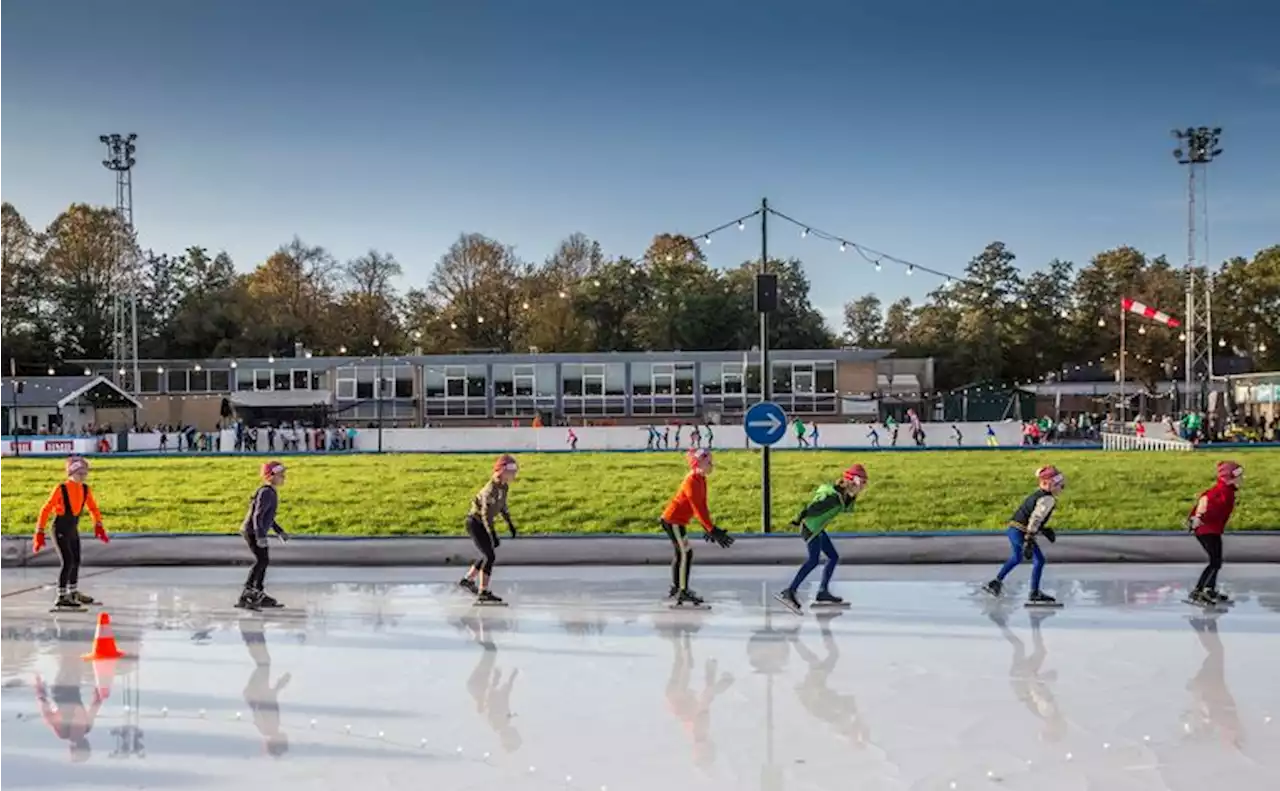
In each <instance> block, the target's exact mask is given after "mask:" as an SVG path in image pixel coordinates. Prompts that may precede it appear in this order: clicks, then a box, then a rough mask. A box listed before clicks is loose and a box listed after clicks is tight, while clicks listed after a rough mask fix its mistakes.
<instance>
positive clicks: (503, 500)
mask: <svg viewBox="0 0 1280 791" xmlns="http://www.w3.org/2000/svg"><path fill="white" fill-rule="evenodd" d="M519 471H520V466H519V465H518V464H516V459H515V457H514V456H512V455H511V454H509V453H504V454H502V455H501V456H499V457H498V458H497V460H496V461H494V463H493V474H492V475H491V476H490V477H489V482H488V483H486V484H485V485H484V486H483V487H481V488H480V491H479V492H477V493H476V496H475V497H474V498H472V500H471V511H470V512H469V513H468V514H467V521H466V525H467V533H468V534H469V535H470V536H471V540H472V541H473V542H474V543H475V545H476V549H477V550H478V551H479V552H480V557H479V558H478V559H476V560H474V561H472V563H471V568H469V569H467V575H466V576H465V577H463V578H462V579H461V580H459V581H458V585H460V586H461V587H463V588H465V589H466V590H468V591H470V592H471V593H474V594H476V602H477V603H479V604H502V599H500V598H498V597H497V596H495V595H493V592H492V591H491V590H489V578H490V576H491V575H492V574H493V563H494V560H495V559H496V554H495V552H494V550H496V549H497V548H498V546H499V545H500V544H501V543H502V542H501V541H500V540H498V531H497V529H496V528H495V527H494V524H495V523H496V522H497V520H498V517H499V516H501V517H502V519H503V521H505V522H506V523H507V531H508V532H510V533H511V537H512V538H515V537H516V526H515V523H514V522H512V521H511V512H510V511H508V510H507V492H508V490H509V488H510V486H511V482H512V481H514V480H515V479H516V473H518V472H519Z"/></svg>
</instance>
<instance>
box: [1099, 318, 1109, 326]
mask: <svg viewBox="0 0 1280 791" xmlns="http://www.w3.org/2000/svg"><path fill="white" fill-rule="evenodd" d="M1098 326H1099V327H1105V326H1107V320H1106V319H1098Z"/></svg>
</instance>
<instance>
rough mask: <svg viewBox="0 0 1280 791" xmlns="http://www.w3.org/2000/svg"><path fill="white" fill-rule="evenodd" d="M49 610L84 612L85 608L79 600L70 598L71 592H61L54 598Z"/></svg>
mask: <svg viewBox="0 0 1280 791" xmlns="http://www.w3.org/2000/svg"><path fill="white" fill-rule="evenodd" d="M49 612H85V608H84V607H81V606H80V602H78V601H76V600H75V599H73V598H71V594H69V593H62V594H59V595H58V598H57V599H55V600H54V602H53V607H51V608H50V609H49Z"/></svg>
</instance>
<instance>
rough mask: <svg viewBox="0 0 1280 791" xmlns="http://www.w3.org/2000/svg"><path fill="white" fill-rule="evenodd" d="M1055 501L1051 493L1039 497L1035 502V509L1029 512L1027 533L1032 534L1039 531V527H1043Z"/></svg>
mask: <svg viewBox="0 0 1280 791" xmlns="http://www.w3.org/2000/svg"><path fill="white" fill-rule="evenodd" d="M1056 503H1057V501H1056V500H1054V499H1053V495H1051V494H1047V495H1045V496H1044V497H1041V498H1040V500H1039V502H1037V503H1036V507H1035V510H1033V511H1032V512H1031V518H1030V519H1028V520H1027V533H1028V535H1034V534H1036V533H1038V532H1040V528H1042V527H1044V523H1045V522H1047V521H1049V516H1050V515H1051V514H1052V513H1053V507H1054V505H1055V504H1056Z"/></svg>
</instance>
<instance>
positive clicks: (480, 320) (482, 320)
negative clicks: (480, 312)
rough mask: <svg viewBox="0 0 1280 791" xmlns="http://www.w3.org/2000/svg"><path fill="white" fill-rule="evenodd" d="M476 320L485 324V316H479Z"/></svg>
mask: <svg viewBox="0 0 1280 791" xmlns="http://www.w3.org/2000/svg"><path fill="white" fill-rule="evenodd" d="M476 321H478V322H479V323H481V324H484V316H477V317H476Z"/></svg>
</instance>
